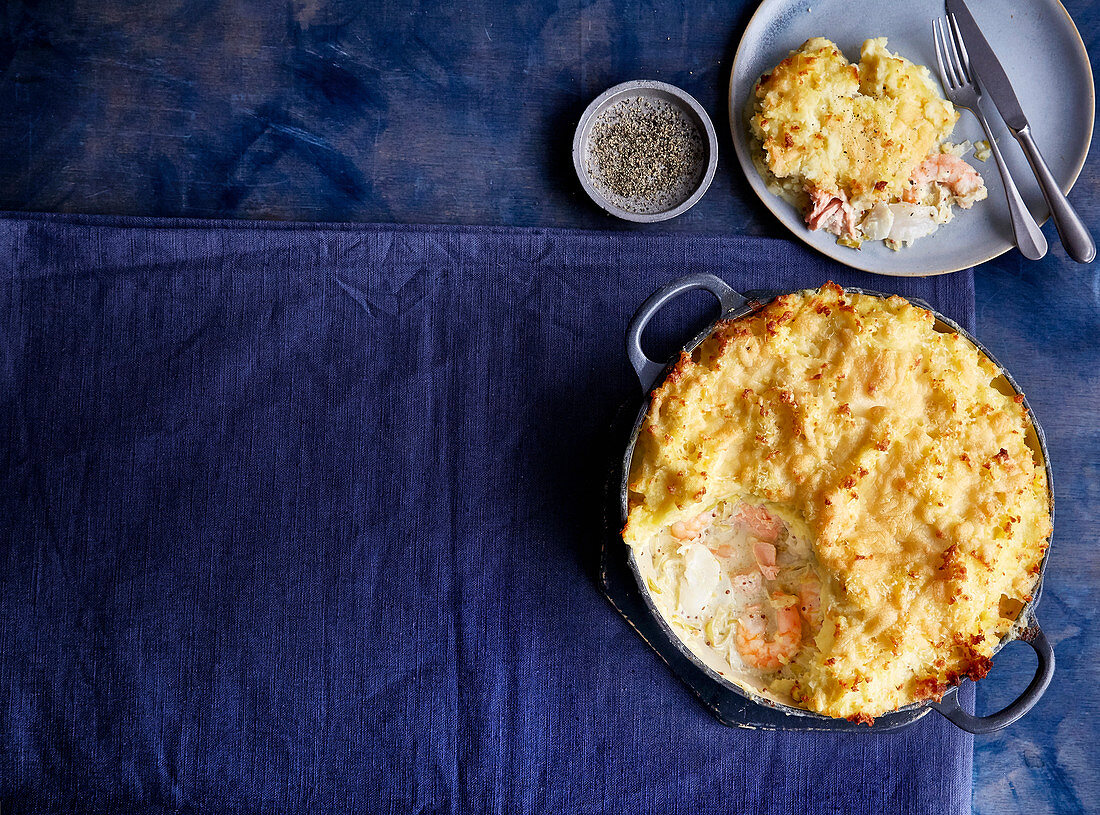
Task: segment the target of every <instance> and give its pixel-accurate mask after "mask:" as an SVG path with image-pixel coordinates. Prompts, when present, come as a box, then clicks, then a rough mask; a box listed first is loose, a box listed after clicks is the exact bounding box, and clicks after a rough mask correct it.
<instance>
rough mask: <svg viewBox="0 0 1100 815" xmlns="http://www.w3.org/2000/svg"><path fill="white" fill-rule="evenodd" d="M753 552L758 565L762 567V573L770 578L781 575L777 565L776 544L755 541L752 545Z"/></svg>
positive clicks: (773, 578)
mask: <svg viewBox="0 0 1100 815" xmlns="http://www.w3.org/2000/svg"><path fill="white" fill-rule="evenodd" d="M752 554H753V556H754V557H755V558H756V565H757V566H759V567H760V574H762V575H764V577H766V578H768V580H775V579H776V578H777V577H779V567H778V566H776V565H775V544H773V543H764V541H759V540H758V541H755V542H754V543H753V545H752Z"/></svg>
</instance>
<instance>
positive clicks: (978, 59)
mask: <svg viewBox="0 0 1100 815" xmlns="http://www.w3.org/2000/svg"><path fill="white" fill-rule="evenodd" d="M947 13H948V14H950V15H952V16H953V17H954V21H955V24H956V25H957V26H958V28H959V32H960V33H961V34H962V38H963V43H965V45H966V50H967V53H968V54H969V55H970V66H971V67H972V68H973V69H974V71H975V72H976V73H977V74H978V77H979V79H980V80H981V86H982V88H983V89H984V90H985V91H986V92H987V93H988V94H989V96H990V97H991V98H992V99H993V103H994V104H995V105H996V106H997V110H998V111H999V112H1000V114H1001V118H1002V119H1004V120H1005V124H1006V125H1008V129H1009V130H1010V131H1012V135H1013V136H1015V137H1016V141H1018V142H1019V143H1020V146H1021V147H1022V148H1023V149H1024V155H1026V156H1027V160H1028V163H1029V164H1030V165H1031V169H1032V171H1033V172H1034V173H1035V177H1036V178H1037V179H1038V180H1039V188H1040V189H1041V190H1042V191H1043V195H1044V197H1045V198H1046V199H1047V205H1048V206H1049V207H1050V214H1051V217H1053V218H1054V225H1055V226H1057V227H1058V235H1059V237H1061V239H1062V245H1063V246H1064V247H1066V253H1067V254H1068V255H1069V256H1070V257H1071V258H1073V259H1074V260H1076V261H1078V262H1079V263H1091V262H1092V259H1093V258H1095V257H1096V243H1095V242H1094V241H1093V239H1092V235H1090V234H1089V231H1088V229H1087V228H1086V227H1085V224H1084V223H1083V222H1082V221H1081V216H1080V215H1078V214H1077V211H1076V210H1075V209H1074V208H1073V207H1072V206H1070V203H1069V201H1067V200H1066V196H1065V195H1064V194H1063V193H1062V188H1061V187H1059V186H1058V182H1057V181H1055V180H1054V176H1053V175H1051V172H1050V168H1049V167H1047V163H1046V162H1045V161H1044V160H1043V156H1042V154H1041V153H1040V152H1039V148H1038V147H1037V146H1036V144H1035V139H1033V138H1032V137H1031V127H1030V126H1029V125H1028V123H1027V117H1026V116H1025V115H1024V110H1023V108H1021V107H1020V100H1019V99H1017V98H1016V93H1015V91H1013V90H1012V84H1011V83H1010V82H1009V81H1008V74H1006V73H1005V69H1004V68H1003V67H1001V62H1000V60H998V59H997V55H996V54H994V53H993V49H992V48H990V47H989V43H988V42H986V39H985V36H984V35H983V34H982V31H981V29H980V28H978V24H977V22H975V20H974V15H973V14H971V13H970V9H968V8H967V7H966V3H964V2H963V0H947Z"/></svg>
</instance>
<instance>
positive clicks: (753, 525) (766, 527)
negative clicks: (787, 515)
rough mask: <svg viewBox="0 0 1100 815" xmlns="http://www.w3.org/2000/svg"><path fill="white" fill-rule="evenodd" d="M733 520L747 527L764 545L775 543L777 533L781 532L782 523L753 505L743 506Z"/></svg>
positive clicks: (761, 508) (766, 511) (777, 536)
mask: <svg viewBox="0 0 1100 815" xmlns="http://www.w3.org/2000/svg"><path fill="white" fill-rule="evenodd" d="M734 519H735V520H737V521H739V522H740V523H743V524H744V525H745V526H747V527H748V528H749V531H750V532H752V534H753V535H754V536H755V537H757V538H759V539H760V540H762V541H764V543H775V542H776V541H777V540H778V539H779V533H780V532H782V531H783V522H782V521H781V520H779V518H777V517H776V516H774V515H772V514H771V513H770V512H768V510H766V509H764V507H762V506H756V505H754V504H743V505H742V506H741V509H740V510H738V512H737V514H736V515H735V516H734Z"/></svg>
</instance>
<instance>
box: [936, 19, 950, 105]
mask: <svg viewBox="0 0 1100 815" xmlns="http://www.w3.org/2000/svg"><path fill="white" fill-rule="evenodd" d="M932 40H933V42H934V43H935V45H936V65H937V67H939V69H940V82H942V83H943V87H944V89H945V90H951V89H953V88H954V87H955V81H954V76H952V75H951V74H949V73H948V71H947V64H948V63H949V62H950V61H949V60H948V59H947V57H946V53H945V49H944V41H943V34H942V32H941V31H940V20H939V18H936V19H934V20H932Z"/></svg>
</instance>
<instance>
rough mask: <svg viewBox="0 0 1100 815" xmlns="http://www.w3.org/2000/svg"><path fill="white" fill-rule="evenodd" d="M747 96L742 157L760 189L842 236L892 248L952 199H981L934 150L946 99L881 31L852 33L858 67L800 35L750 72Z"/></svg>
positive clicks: (925, 227) (951, 117)
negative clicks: (865, 35) (753, 75)
mask: <svg viewBox="0 0 1100 815" xmlns="http://www.w3.org/2000/svg"><path fill="white" fill-rule="evenodd" d="M751 106H752V107H751V111H750V115H751V119H750V129H751V132H752V136H753V147H754V154H755V155H754V158H755V160H756V163H757V165H758V168H759V169H760V170H761V172H762V174H763V175H764V177H765V178H766V179H768V181H769V184H770V186H771V187H772V191H773V192H774V193H776V194H780V195H784V196H785V197H787V198H789V199H790V200H792V201H794V202H796V203H797V204H799V205H800V206H802V207H803V208H804V209H805V211H806V219H807V223H808V225H809V226H810V228H811V229H826V230H828V231H831V232H834V233H836V234H837V235H839V236H840V238H841V242H843V243H845V244H847V245H850V246H853V247H858V246H859V245H860V243H861V242H862V241H863V240H867V239H872V240H887V241H888V242H889V243H890V244H891V245H893V246H894V247H895V248H896V247H898V246H901V245H903V244H905V243H909V242H911V241H912V240H915V239H916V238H917V237H921V236H922V235H923V234H930V233H931V231H934V230H935V228H936V226H937V225H938V224H941V223H945V222H946V221H948V220H950V218H951V205H952V204H955V205H958V206H961V207H963V208H968V207H969V206H971V204H973V202H974V201H978V200H981V199H983V198H985V197H986V189H985V185H984V183H983V182H982V180H981V176H980V175H978V174H977V172H976V171H975V170H974V169H973V168H971V167H970V166H969V165H968V164H966V162H964V161H963V160H962V159H961V158H960V157H958V156H953V155H950V154H943V153H940V152H939V150H938V147H939V145H940V143H941V142H943V141H944V140H945V139H946V138H947V136H948V135H949V134H950V133H951V130H952V129H953V128H954V126H955V122H956V120H957V119H958V113H957V112H956V111H955V108H954V106H952V105H951V103H950V102H947V101H946V100H944V99H943V98H942V97H941V96H940V95H939V93H938V92H937V90H936V87H935V85H934V84H933V81H932V79H931V76H930V75H929V72H928V69H927V68H925V67H924V66H923V65H916V64H914V63H912V62H910V61H909V60H907V59H904V58H903V57H900V56H898V55H897V54H893V53H891V52H890V51H889V50H887V48H886V38H884V37H880V38H878V39H870V40H867V41H866V42H864V43H863V48H862V51H861V54H860V61H859V65H858V66H857V65H852V64H850V63H849V62H848V60H847V59H846V58H845V56H844V54H843V53H841V51H840V49H839V48H838V47H837V46H836V45H835V44H833V43H832V42H830V41H829V40H827V39H825V38H824V37H815V38H813V39H810V40H808V41H807V42H806V43H805V44H803V45H802V47H801V48H799V49H798V50H797V51H793V52H791V55H790V56H789V57H787V58H786V59H784V60H783V61H782V62H781V63H779V65H777V66H776V67H775V69H774V70H772V72H771V73H769V74H765V75H764V76H762V77H761V78H760V80H759V81H758V82H757V84H756V87H755V90H754V94H753V98H752V102H751ZM876 205H881V206H880V207H879V208H878V210H875V207H876ZM872 211H875V215H874V216H873V217H872V218H871V219H870V221H869V222H867V223H866V224H865V223H864V222H865V220H866V219H867V218H868V215H869V214H870V213H871V212H872ZM895 222H897V229H896V230H895V229H894V223H895ZM917 224H919V227H918V226H917ZM914 227H916V228H914Z"/></svg>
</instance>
